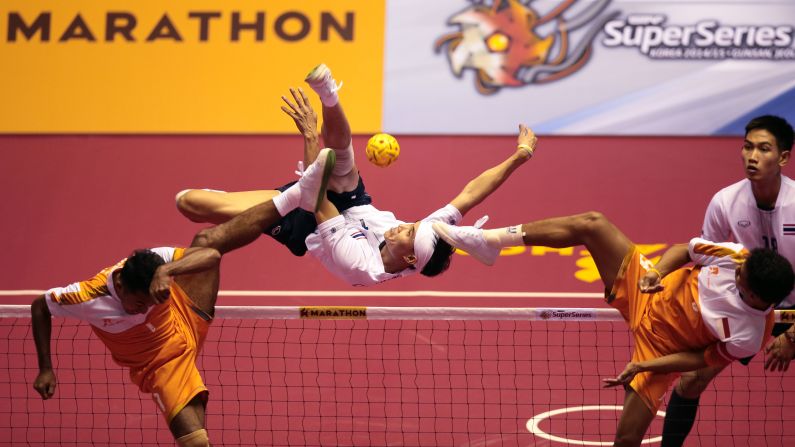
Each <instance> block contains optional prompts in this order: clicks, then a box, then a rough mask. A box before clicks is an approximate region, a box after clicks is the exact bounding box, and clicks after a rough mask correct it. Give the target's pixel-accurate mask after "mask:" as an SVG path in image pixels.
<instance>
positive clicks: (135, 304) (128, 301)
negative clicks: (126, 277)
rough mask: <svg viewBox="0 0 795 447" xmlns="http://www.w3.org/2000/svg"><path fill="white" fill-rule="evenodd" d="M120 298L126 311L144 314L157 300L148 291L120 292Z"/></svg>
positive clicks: (133, 313) (132, 313)
mask: <svg viewBox="0 0 795 447" xmlns="http://www.w3.org/2000/svg"><path fill="white" fill-rule="evenodd" d="M119 299H120V300H121V305H122V307H123V308H124V311H125V312H127V313H128V314H131V315H135V314H142V313H145V312H146V310H147V309H149V308H150V307H151V306H153V305H154V304H155V300H154V299H153V298H152V297H151V296H150V295H149V294H148V293H126V292H120V293H119Z"/></svg>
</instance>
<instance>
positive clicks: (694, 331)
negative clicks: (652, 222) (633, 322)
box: [629, 238, 774, 365]
mask: <svg viewBox="0 0 795 447" xmlns="http://www.w3.org/2000/svg"><path fill="white" fill-rule="evenodd" d="M688 249H689V252H690V259H692V260H693V262H694V263H695V264H696V266H695V267H691V268H684V269H679V270H677V271H675V272H673V273H671V274H669V275H668V276H666V277H665V278H664V279H663V282H662V283H663V285H664V286H665V289H664V290H663V291H662V292H659V293H657V294H654V295H652V296H653V299H651V300H650V302H649V304H648V314H647V315H646V318H645V319H644V320H645V321H646V323H645V324H647V325H648V327H647V328H646V329H647V330H648V333H649V334H657V335H658V337H655V343H658V344H659V345H661V346H658V348H660V349H661V350H662V351H663V352H668V353H673V352H681V351H687V350H697V349H704V348H706V353H705V359H706V361H707V363H709V364H710V365H716V364H725V363H729V362H731V361H733V360H737V359H741V358H745V357H750V356H752V355H754V354H756V353H757V352H759V350H760V349H762V346H763V345H764V342H765V340H766V338H767V334H769V333H770V330H771V328H772V325H773V322H774V314H773V312H772V308H771V309H768V310H764V311H762V310H757V309H754V308H752V307H751V306H749V305H747V304H746V303H745V302H744V301H743V300H742V298H740V294H739V292H738V289H737V282H736V278H735V274H736V270H737V267H738V266H739V265H740V264H741V263H743V262H745V259H746V257H747V256H748V251H747V250H745V249H744V248H743V246H741V245H739V244H733V243H714V242H710V241H707V240H705V239H701V238H695V239H693V240H691V241H690V244H689V247H688ZM647 262H648V261H647ZM643 273H645V272H643ZM629 287H637V285H636V284H630V285H629ZM644 320H642V321H644Z"/></svg>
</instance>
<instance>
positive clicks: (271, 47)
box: [0, 0, 385, 133]
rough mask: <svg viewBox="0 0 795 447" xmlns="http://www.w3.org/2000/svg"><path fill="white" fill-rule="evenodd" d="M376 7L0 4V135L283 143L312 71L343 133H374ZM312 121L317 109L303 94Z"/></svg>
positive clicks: (352, 3) (379, 29) (193, 0)
mask: <svg viewBox="0 0 795 447" xmlns="http://www.w3.org/2000/svg"><path fill="white" fill-rule="evenodd" d="M384 9H385V4H384V2H382V1H375V2H369V1H367V2H362V1H356V0H337V1H334V2H326V1H321V0H304V1H300V2H287V1H278V2H264V1H253V0H240V1H233V2H221V1H210V0H169V1H162V2H156V1H129V0H128V1H121V0H105V1H96V0H62V1H52V0H50V1H45V0H5V1H3V2H2V5H0V61H2V64H3V70H0V86H2V87H0V88H2V91H3V93H4V94H3V102H2V106H0V132H4V133H294V132H295V125H294V124H293V122H292V120H291V119H290V118H289V117H288V116H286V115H285V114H284V113H282V112H281V111H280V106H281V105H282V104H283V103H282V100H281V96H282V95H287V96H289V92H288V88H289V87H290V86H296V87H298V86H300V87H304V88H306V86H305V84H304V82H303V79H304V77H305V76H306V74H307V73H308V72H309V71H310V70H311V69H312V68H313V67H314V66H315V65H317V64H318V63H321V62H323V63H326V64H328V65H329V66H330V67H333V68H334V74H335V76H337V77H338V78H340V79H343V80H344V81H345V83H346V84H351V85H353V86H355V88H346V90H345V100H346V103H350V104H355V105H356V107H350V109H349V110H347V112H348V115H349V118H350V120H351V123H353V126H354V130H355V131H358V132H375V131H378V130H380V125H381V110H382V107H381V103H380V99H381V96H382V88H383V73H384V70H383V60H384V56H383V48H384V27H383V24H384ZM308 93H309V94H310V95H309V96H310V98H311V99H312V101H313V104H315V106H316V108H317V110H318V112H319V107H320V102H319V100H317V97H316V95H314V94H313V93H312V92H311V91H308Z"/></svg>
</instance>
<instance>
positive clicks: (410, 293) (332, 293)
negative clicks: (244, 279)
mask: <svg viewBox="0 0 795 447" xmlns="http://www.w3.org/2000/svg"><path fill="white" fill-rule="evenodd" d="M44 292H45V290H0V296H37V295H41V294H42V293H44ZM218 295H219V296H232V297H249V296H253V297H266V296H286V297H290V296H298V297H308V296H320V297H340V296H341V297H359V296H371V297H423V296H432V297H442V298H597V299H603V298H604V295H603V294H601V293H587V292H490V291H482V292H464V291H442V290H405V291H393V292H383V291H381V292H379V291H372V292H369V291H344V290H221V291H220V292H218Z"/></svg>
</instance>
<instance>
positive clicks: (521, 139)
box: [516, 124, 538, 160]
mask: <svg viewBox="0 0 795 447" xmlns="http://www.w3.org/2000/svg"><path fill="white" fill-rule="evenodd" d="M536 143H538V138H536V134H535V133H533V131H532V130H531V129H529V128H528V127H527V126H525V125H524V124H520V125H519V136H518V137H516V146H517V150H516V154H517V155H518V156H519V157H520V158H522V159H524V160H529V159H530V157H532V156H533V152H534V151H535V150H536ZM528 148H529V149H528Z"/></svg>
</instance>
